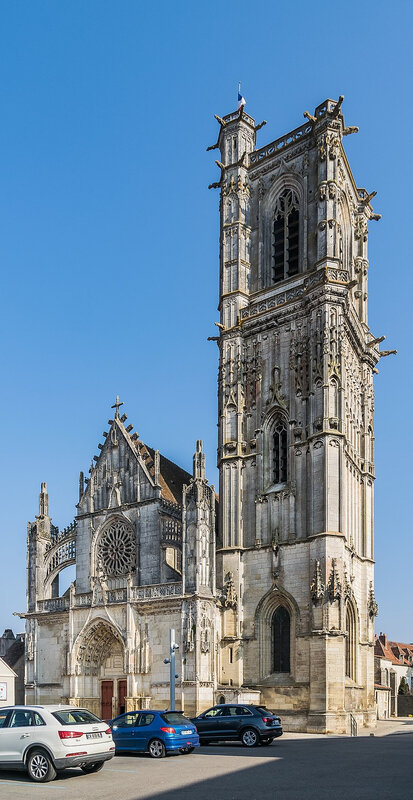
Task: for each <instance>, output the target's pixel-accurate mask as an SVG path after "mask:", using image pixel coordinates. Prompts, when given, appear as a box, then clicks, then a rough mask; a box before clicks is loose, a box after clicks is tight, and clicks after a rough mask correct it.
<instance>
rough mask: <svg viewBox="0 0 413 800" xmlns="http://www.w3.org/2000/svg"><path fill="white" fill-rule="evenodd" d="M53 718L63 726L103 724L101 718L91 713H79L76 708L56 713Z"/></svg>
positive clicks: (82, 711) (80, 711) (83, 711)
mask: <svg viewBox="0 0 413 800" xmlns="http://www.w3.org/2000/svg"><path fill="white" fill-rule="evenodd" d="M53 716H54V717H55V718H56V719H57V721H58V722H61V723H62V725H92V724H93V723H94V722H102V720H101V719H99V717H95V715H94V714H91V713H90V711H85V710H79V711H78V710H77V709H75V708H73V709H70V710H68V711H54V712H53Z"/></svg>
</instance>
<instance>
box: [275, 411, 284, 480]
mask: <svg viewBox="0 0 413 800" xmlns="http://www.w3.org/2000/svg"><path fill="white" fill-rule="evenodd" d="M273 440H274V448H273V473H274V483H285V482H286V480H287V427H286V424H285V422H284V421H283V420H279V422H278V423H277V424H276V426H275V428H274V434H273Z"/></svg>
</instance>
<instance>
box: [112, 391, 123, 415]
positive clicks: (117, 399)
mask: <svg viewBox="0 0 413 800" xmlns="http://www.w3.org/2000/svg"><path fill="white" fill-rule="evenodd" d="M120 406H123V403H120V402H119V395H118V394H117V395H116V402H115V403H114V404H113V406H111V408H114V409H115V419H119V408H120Z"/></svg>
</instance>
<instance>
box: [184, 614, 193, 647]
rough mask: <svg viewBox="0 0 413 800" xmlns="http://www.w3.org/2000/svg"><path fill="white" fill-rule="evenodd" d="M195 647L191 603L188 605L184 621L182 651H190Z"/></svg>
mask: <svg viewBox="0 0 413 800" xmlns="http://www.w3.org/2000/svg"><path fill="white" fill-rule="evenodd" d="M194 648H195V621H194V616H193V607H192V603H190V604H189V606H188V611H187V614H186V617H185V623H184V651H185V653H192V651H193V650H194Z"/></svg>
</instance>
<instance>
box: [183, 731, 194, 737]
mask: <svg viewBox="0 0 413 800" xmlns="http://www.w3.org/2000/svg"><path fill="white" fill-rule="evenodd" d="M181 733H182V736H189V735H190V734H191V733H192V731H181Z"/></svg>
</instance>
